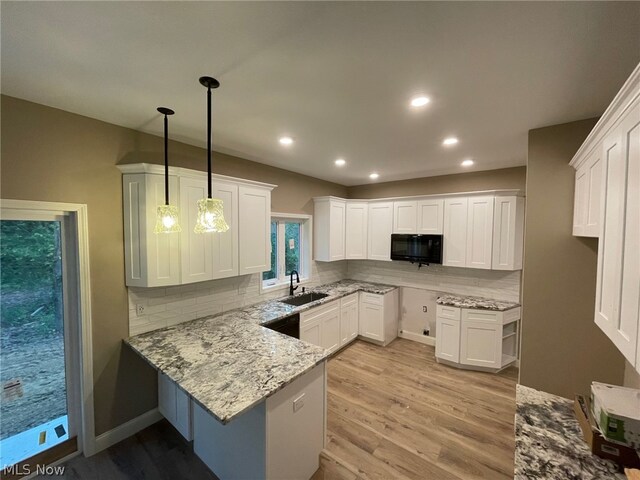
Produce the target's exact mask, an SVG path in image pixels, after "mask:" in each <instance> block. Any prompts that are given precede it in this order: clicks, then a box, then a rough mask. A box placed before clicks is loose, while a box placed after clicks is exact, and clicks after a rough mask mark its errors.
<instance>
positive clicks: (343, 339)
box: [340, 293, 359, 346]
mask: <svg viewBox="0 0 640 480" xmlns="http://www.w3.org/2000/svg"><path fill="white" fill-rule="evenodd" d="M358 316H359V302H358V294H357V293H353V294H351V295H349V296H348V297H344V298H342V299H340V346H343V345H346V344H347V343H349V342H350V341H352V340H354V339H355V338H356V337H357V336H358V324H359V322H358Z"/></svg>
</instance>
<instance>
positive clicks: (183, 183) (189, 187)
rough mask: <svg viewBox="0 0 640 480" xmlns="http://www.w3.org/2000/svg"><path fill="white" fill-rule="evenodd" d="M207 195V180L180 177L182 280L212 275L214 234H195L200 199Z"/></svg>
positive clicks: (186, 281) (206, 277) (204, 279)
mask: <svg viewBox="0 0 640 480" xmlns="http://www.w3.org/2000/svg"><path fill="white" fill-rule="evenodd" d="M206 196H207V179H206V177H205V178H194V177H182V178H180V206H181V208H180V226H181V227H182V232H181V233H180V237H181V238H180V241H181V246H182V248H181V249H180V252H181V256H182V283H183V284H184V283H194V282H204V281H206V280H211V279H212V278H213V260H212V251H213V235H209V234H202V233H194V231H193V228H194V227H195V225H196V219H197V215H198V204H197V202H198V200H200V199H202V198H206Z"/></svg>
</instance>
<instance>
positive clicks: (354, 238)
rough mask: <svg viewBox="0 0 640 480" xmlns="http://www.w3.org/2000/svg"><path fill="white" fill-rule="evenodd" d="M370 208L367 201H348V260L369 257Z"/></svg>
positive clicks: (346, 242)
mask: <svg viewBox="0 0 640 480" xmlns="http://www.w3.org/2000/svg"><path fill="white" fill-rule="evenodd" d="M368 210H369V206H368V204H367V203H364V202H349V201H347V210H346V234H345V258H346V259H347V260H364V259H366V258H367V229H368V224H367V213H368Z"/></svg>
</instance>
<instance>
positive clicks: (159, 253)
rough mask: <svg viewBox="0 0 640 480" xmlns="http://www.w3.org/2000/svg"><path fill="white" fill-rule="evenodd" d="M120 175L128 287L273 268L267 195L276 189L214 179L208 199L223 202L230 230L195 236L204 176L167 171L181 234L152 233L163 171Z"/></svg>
mask: <svg viewBox="0 0 640 480" xmlns="http://www.w3.org/2000/svg"><path fill="white" fill-rule="evenodd" d="M118 168H119V169H120V170H121V171H122V173H123V177H122V178H123V180H122V181H123V200H124V227H125V262H126V284H127V285H129V286H138V287H159V286H168V285H180V284H187V283H193V282H202V281H206V280H212V279H216V278H224V277H231V276H237V275H244V274H247V273H258V272H262V271H265V270H269V269H270V268H271V265H270V262H271V250H270V249H271V241H270V222H271V190H272V189H273V188H274V187H275V185H269V184H266V183H259V182H253V181H250V180H242V179H235V178H232V177H226V176H223V175H213V176H212V196H213V197H214V198H219V199H221V200H222V201H223V205H224V215H225V220H226V221H227V223H228V224H229V230H228V231H227V232H224V233H204V234H196V233H194V231H193V229H194V227H195V223H196V215H197V202H198V200H200V199H202V198H206V196H207V176H206V174H205V173H204V172H198V171H195V170H189V169H184V168H175V167H172V168H169V172H170V174H169V193H170V196H169V198H170V203H171V204H172V205H176V206H177V207H178V210H179V214H180V226H181V227H182V232H181V233H169V234H155V233H153V229H154V226H155V222H156V207H157V206H158V205H162V204H164V167H163V166H161V165H150V164H145V163H143V164H133V165H121V166H119V167H118Z"/></svg>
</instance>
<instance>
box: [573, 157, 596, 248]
mask: <svg viewBox="0 0 640 480" xmlns="http://www.w3.org/2000/svg"><path fill="white" fill-rule="evenodd" d="M601 188H602V149H599V148H598V149H596V150H594V151H593V152H592V153H591V154H590V155H589V157H587V159H586V160H585V161H584V162H582V164H581V165H580V166H579V167H578V170H577V171H576V181H575V192H574V203H573V234H574V235H575V236H578V237H596V238H597V237H598V236H599V235H600V202H601Z"/></svg>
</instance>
